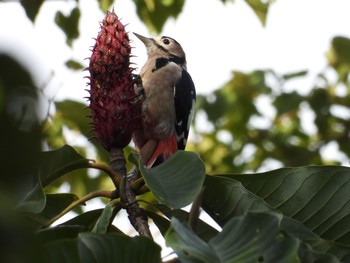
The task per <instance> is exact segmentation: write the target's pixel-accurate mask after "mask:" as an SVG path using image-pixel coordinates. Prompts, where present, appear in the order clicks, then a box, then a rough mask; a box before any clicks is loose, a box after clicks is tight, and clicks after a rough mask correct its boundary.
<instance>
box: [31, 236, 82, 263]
mask: <svg viewBox="0 0 350 263" xmlns="http://www.w3.org/2000/svg"><path fill="white" fill-rule="evenodd" d="M37 262H40V263H47V262H50V263H62V262H64V263H77V262H83V261H81V260H80V259H79V253H78V242H77V240H76V239H62V240H57V241H53V242H49V243H47V244H45V245H44V246H42V247H41V248H40V250H39V255H38V258H37Z"/></svg>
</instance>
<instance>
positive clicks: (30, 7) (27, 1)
mask: <svg viewBox="0 0 350 263" xmlns="http://www.w3.org/2000/svg"><path fill="white" fill-rule="evenodd" d="M20 2H21V5H22V7H23V8H24V10H25V11H26V14H27V17H28V18H29V19H30V20H31V21H32V22H33V23H34V21H35V18H36V16H37V14H38V13H39V10H40V7H41V5H42V4H43V2H44V0H21V1H20Z"/></svg>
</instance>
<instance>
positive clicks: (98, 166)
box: [89, 163, 122, 189]
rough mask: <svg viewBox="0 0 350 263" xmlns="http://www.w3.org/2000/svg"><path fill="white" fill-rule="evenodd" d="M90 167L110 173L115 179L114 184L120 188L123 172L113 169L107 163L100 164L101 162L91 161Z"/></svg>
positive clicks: (112, 178)
mask: <svg viewBox="0 0 350 263" xmlns="http://www.w3.org/2000/svg"><path fill="white" fill-rule="evenodd" d="M89 168H94V169H98V170H101V171H103V172H105V173H106V174H108V175H109V177H110V178H111V180H112V181H113V184H114V186H115V187H116V188H117V189H118V188H119V184H120V181H121V179H122V174H120V173H118V172H117V171H115V170H113V169H112V168H111V167H108V166H106V165H103V164H100V163H89Z"/></svg>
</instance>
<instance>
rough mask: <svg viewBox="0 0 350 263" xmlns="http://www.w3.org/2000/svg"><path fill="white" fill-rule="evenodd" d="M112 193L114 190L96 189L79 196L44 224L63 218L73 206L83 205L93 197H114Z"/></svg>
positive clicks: (46, 225) (47, 224)
mask: <svg viewBox="0 0 350 263" xmlns="http://www.w3.org/2000/svg"><path fill="white" fill-rule="evenodd" d="M112 194H113V191H95V192H91V193H89V194H87V195H85V196H83V197H82V198H79V199H78V200H76V201H74V202H73V203H71V204H70V205H69V206H67V207H66V208H65V209H64V210H63V211H62V212H61V213H59V214H58V215H56V216H54V217H53V218H51V219H50V220H49V221H47V222H46V224H45V225H44V226H45V227H48V226H50V225H51V224H52V223H54V222H55V221H56V220H57V219H59V218H61V217H62V216H64V215H65V214H67V213H68V212H69V211H71V210H72V209H73V208H75V207H76V206H78V205H81V204H83V203H85V202H86V201H89V200H91V199H93V198H95V197H106V198H112Z"/></svg>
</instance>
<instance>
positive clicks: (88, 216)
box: [61, 209, 103, 231]
mask: <svg viewBox="0 0 350 263" xmlns="http://www.w3.org/2000/svg"><path fill="white" fill-rule="evenodd" d="M102 211H103V209H95V210H91V211H88V212H85V213H83V214H81V215H78V216H76V217H74V218H72V219H70V220H68V221H66V222H64V223H63V224H61V225H66V226H68V225H72V226H74V225H79V226H83V227H85V228H86V229H87V230H88V231H91V230H92V228H93V227H94V226H95V224H96V222H97V220H98V219H99V217H100V216H101V214H102Z"/></svg>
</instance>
